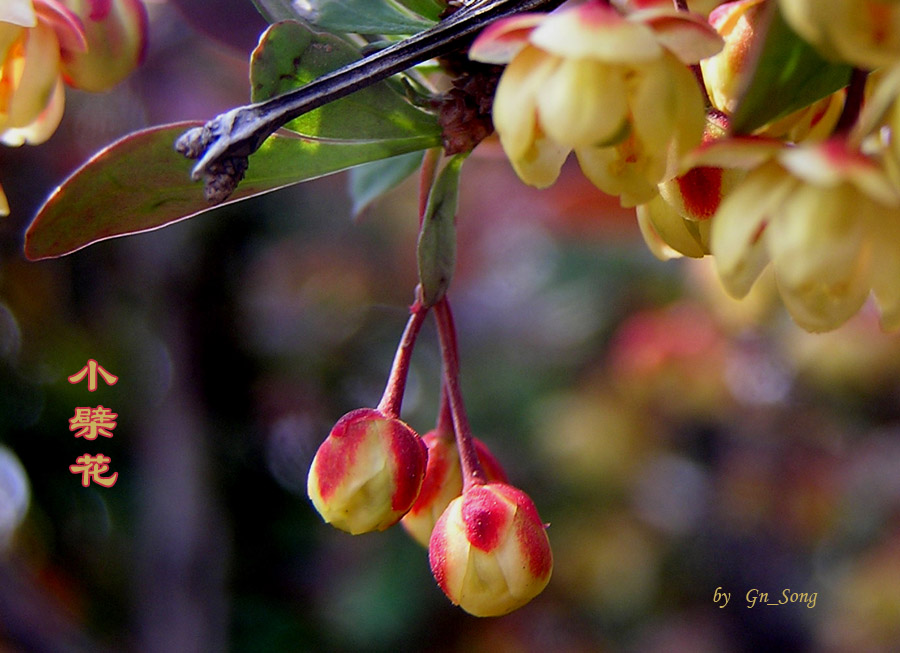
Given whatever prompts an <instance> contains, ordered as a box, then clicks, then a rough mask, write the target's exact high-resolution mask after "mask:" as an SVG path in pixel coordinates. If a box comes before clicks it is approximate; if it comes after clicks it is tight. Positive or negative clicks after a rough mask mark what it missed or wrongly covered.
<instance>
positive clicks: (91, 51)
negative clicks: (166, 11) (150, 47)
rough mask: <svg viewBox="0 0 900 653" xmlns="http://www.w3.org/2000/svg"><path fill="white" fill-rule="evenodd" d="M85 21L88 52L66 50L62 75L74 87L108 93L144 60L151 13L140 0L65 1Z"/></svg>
mask: <svg viewBox="0 0 900 653" xmlns="http://www.w3.org/2000/svg"><path fill="white" fill-rule="evenodd" d="M65 4H66V5H67V6H68V7H69V8H70V9H71V10H72V11H73V12H74V13H75V14H77V15H78V17H79V18H81V22H82V24H83V25H84V32H85V36H86V38H87V51H78V50H67V49H65V48H63V49H62V72H63V76H64V77H65V80H66V82H67V83H68V84H69V85H70V86H74V87H75V88H80V89H82V90H85V91H105V90H107V89H109V88H112V87H113V86H115V85H116V84H118V83H119V82H121V81H122V80H123V79H125V78H126V77H127V76H128V75H129V74H130V73H131V72H132V71H133V70H134V69H135V68H136V67H137V66H138V64H139V63H140V62H141V61H142V60H143V58H144V50H145V48H146V45H147V12H146V9H145V8H144V5H143V4H142V3H141V2H140V0H65Z"/></svg>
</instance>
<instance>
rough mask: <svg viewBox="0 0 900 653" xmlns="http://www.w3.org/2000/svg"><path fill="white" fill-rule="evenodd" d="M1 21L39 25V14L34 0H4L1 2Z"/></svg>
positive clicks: (27, 25)
mask: <svg viewBox="0 0 900 653" xmlns="http://www.w3.org/2000/svg"><path fill="white" fill-rule="evenodd" d="M0 23H11V24H12V25H19V26H20V27H34V26H35V25H37V14H35V12H34V4H33V3H32V0H3V2H0Z"/></svg>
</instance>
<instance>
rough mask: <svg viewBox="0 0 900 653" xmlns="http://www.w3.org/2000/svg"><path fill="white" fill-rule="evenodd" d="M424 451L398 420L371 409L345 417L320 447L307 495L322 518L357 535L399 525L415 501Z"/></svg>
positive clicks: (309, 478)
mask: <svg viewBox="0 0 900 653" xmlns="http://www.w3.org/2000/svg"><path fill="white" fill-rule="evenodd" d="M427 460H428V451H427V449H426V447H425V443H424V442H422V439H421V438H420V437H419V436H418V435H417V434H416V432H415V431H413V430H412V429H411V428H410V427H409V426H407V425H406V424H405V423H404V422H402V421H400V420H399V419H395V418H391V417H388V416H386V415H385V414H384V413H382V412H381V411H379V410H375V409H373V408H360V409H358V410H354V411H351V412H349V413H347V414H346V415H344V416H343V417H342V418H341V419H340V420H338V422H337V424H335V425H334V428H332V429H331V433H330V434H329V435H328V438H327V439H326V440H325V441H324V442H323V443H322V444H321V446H319V450H318V451H317V452H316V456H315V458H314V459H313V462H312V466H311V467H310V470H309V477H308V478H307V493H308V494H309V498H310V499H311V500H312V502H313V505H315V507H316V510H318V511H319V514H320V515H322V518H323V519H324V520H325V521H326V522H327V523H329V524H331V525H332V526H334V527H336V528H339V529H341V530H343V531H347V532H348V533H352V534H354V535H358V534H360V533H367V532H370V531H381V530H384V529H386V528H388V527H389V526H392V525H393V524H396V523H397V522H398V521H400V518H401V517H403V515H404V514H406V512H407V511H408V510H409V509H410V507H412V505H413V503H414V502H415V500H416V497H418V495H419V490H420V489H421V487H422V481H423V479H424V477H425V467H426V465H427Z"/></svg>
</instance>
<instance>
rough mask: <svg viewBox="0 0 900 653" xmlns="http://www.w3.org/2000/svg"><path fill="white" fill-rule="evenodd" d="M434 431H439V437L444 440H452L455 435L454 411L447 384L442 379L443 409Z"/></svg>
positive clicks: (441, 408)
mask: <svg viewBox="0 0 900 653" xmlns="http://www.w3.org/2000/svg"><path fill="white" fill-rule="evenodd" d="M434 430H435V431H437V434H438V437H440V438H441V439H443V440H452V439H453V437H454V434H455V431H454V429H453V411H452V410H451V408H450V394H449V393H448V392H447V382H446V381H444V380H443V379H441V407H440V412H439V413H438V418H437V425H436V426H435V427H434Z"/></svg>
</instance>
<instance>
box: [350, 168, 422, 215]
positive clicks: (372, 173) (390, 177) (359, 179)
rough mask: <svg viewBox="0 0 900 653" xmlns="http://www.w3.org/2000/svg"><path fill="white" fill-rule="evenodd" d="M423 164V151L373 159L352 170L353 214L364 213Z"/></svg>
mask: <svg viewBox="0 0 900 653" xmlns="http://www.w3.org/2000/svg"><path fill="white" fill-rule="evenodd" d="M421 165H422V152H410V153H409V154H401V155H400V156H395V157H391V158H390V159H384V160H383V161H371V162H369V163H364V164H362V165H361V166H356V167H355V168H352V169H351V170H350V196H351V197H352V198H353V215H359V214H360V213H362V212H363V211H364V210H365V209H366V207H367V206H369V204H371V203H372V202H373V201H374V200H376V199H377V198H379V197H381V196H382V195H384V194H385V193H386V192H388V191H389V190H391V189H392V188H394V187H396V186H397V185H398V184H400V182H402V181H403V180H404V179H406V178H407V177H409V176H410V175H411V174H413V173H414V172H415V171H416V170H418V169H419V166H421Z"/></svg>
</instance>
